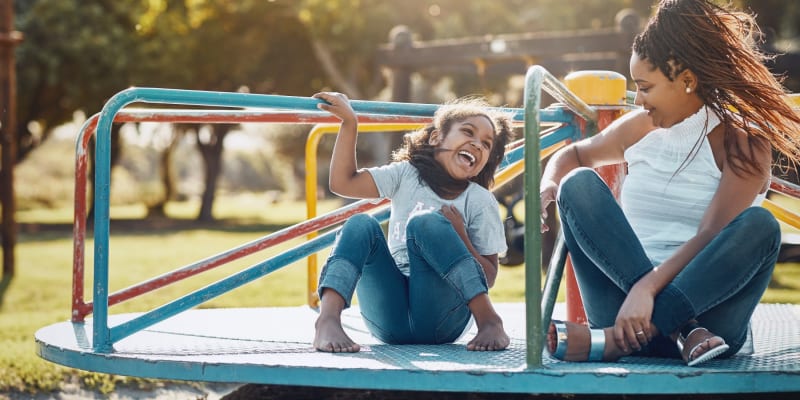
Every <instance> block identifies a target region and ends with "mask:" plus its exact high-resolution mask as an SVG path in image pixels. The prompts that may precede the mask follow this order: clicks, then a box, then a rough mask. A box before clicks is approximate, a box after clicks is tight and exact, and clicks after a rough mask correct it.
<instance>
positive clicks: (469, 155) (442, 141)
mask: <svg viewBox="0 0 800 400" xmlns="http://www.w3.org/2000/svg"><path fill="white" fill-rule="evenodd" d="M494 135H495V133H494V125H493V124H492V123H491V121H489V120H488V119H487V118H486V117H484V116H472V117H468V118H466V119H464V120H463V121H461V122H456V123H454V124H453V125H452V126H451V127H450V131H449V132H447V133H446V134H444V135H442V134H441V133H439V132H438V131H437V132H435V133H434V134H433V135H431V140H430V143H431V144H432V145H434V146H436V147H437V148H438V149H439V150H440V151H439V152H437V153H436V156H435V158H436V160H437V161H438V162H439V163H440V164H441V165H442V167H443V168H444V169H445V170H446V171H447V173H448V174H450V176H451V177H453V178H456V179H464V180H466V179H470V178H472V177H474V176H477V175H478V174H479V173H480V172H481V170H483V167H485V166H486V162H487V160H488V158H489V154H490V153H491V151H492V146H493V145H494Z"/></svg>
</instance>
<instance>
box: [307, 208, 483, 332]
mask: <svg viewBox="0 0 800 400" xmlns="http://www.w3.org/2000/svg"><path fill="white" fill-rule="evenodd" d="M406 243H407V245H408V255H409V276H406V275H404V274H403V273H402V272H400V270H399V269H398V268H397V265H396V263H395V261H394V259H393V258H392V255H391V254H390V252H389V247H388V245H387V244H386V237H385V236H384V234H383V231H382V230H381V226H380V224H379V223H378V221H377V220H376V219H375V218H373V217H372V216H369V215H367V214H357V215H354V216H352V217H350V218H349V219H348V220H347V221H346V222H345V224H344V226H343V227H342V229H341V231H340V232H339V233H338V234H337V238H336V242H335V243H334V246H333V251H332V253H331V255H330V257H329V258H328V260H327V262H326V263H325V266H324V267H323V269H322V273H321V274H320V283H319V293H320V296H322V290H323V289H324V288H331V289H333V290H335V291H336V292H337V293H339V294H340V295H341V296H342V297H343V298H344V300H345V304H346V307H349V306H350V301H351V299H352V297H353V292H354V291H357V295H358V300H359V307H360V309H361V315H362V317H363V318H364V321H365V323H366V326H367V328H368V329H369V330H370V332H371V333H372V335H373V336H375V337H376V338H378V339H379V340H381V341H382V342H384V343H389V344H440V343H451V342H453V341H455V340H456V339H458V338H459V337H460V336H461V334H462V333H463V331H464V329H465V327H466V326H467V323H468V322H469V320H470V317H471V313H470V310H469V308H468V307H467V303H469V301H470V300H471V299H472V298H473V297H475V296H477V295H478V294H481V293H486V292H487V291H488V287H487V285H486V276H485V275H484V272H483V268H481V266H480V264H478V261H477V260H476V259H475V258H474V257H473V256H472V254H470V252H469V250H467V247H466V246H465V245H464V242H463V241H462V240H461V238H460V237H459V236H458V234H457V233H456V231H455V229H454V228H453V225H452V224H451V223H450V221H449V220H448V219H447V218H446V217H445V216H444V215H442V214H441V213H439V212H426V213H421V214H417V215H415V216H414V217H412V218H411V219H409V221H408V223H407V225H406ZM322 301H323V302H324V301H325V299H324V298H322Z"/></svg>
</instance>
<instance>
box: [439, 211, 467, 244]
mask: <svg viewBox="0 0 800 400" xmlns="http://www.w3.org/2000/svg"><path fill="white" fill-rule="evenodd" d="M441 211H442V215H444V216H445V218H447V219H448V220H449V221H450V223H451V224H453V228H454V229H455V230H456V233H458V235H459V236H461V237H462V238H464V237H466V236H467V228H465V227H464V217H462V216H461V213H460V212H458V209H457V208H456V207H455V206H447V205H445V206H442V210H441Z"/></svg>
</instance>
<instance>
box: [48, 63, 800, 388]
mask: <svg viewBox="0 0 800 400" xmlns="http://www.w3.org/2000/svg"><path fill="white" fill-rule="evenodd" d="M600 76H606V77H611V78H613V79H611V80H610V84H611V85H616V83H615V82H611V81H615V80H616V79H617V78H618V77H615V76H611V75H604V73H602V72H591V73H588V74H587V75H586V79H589V80H592V79H595V80H596V79H601V78H599V77H600ZM577 78H580V76H578V77H577ZM578 80H580V79H578ZM526 81H527V82H526V89H525V108H524V110H520V109H512V110H508V111H511V112H514V113H515V116H516V119H518V120H519V121H521V122H523V123H524V131H525V137H524V146H517V147H514V148H512V149H509V150H508V152H507V155H506V162H505V163H504V164H503V166H502V170H501V172H500V173H499V174H500V176H499V177H498V183H499V182H501V181H503V180H505V179H509V178H510V177H512V176H513V175H514V174H516V173H520V172H521V171H523V165H524V166H525V168H524V174H525V187H526V193H528V194H532V195H527V196H526V198H525V210H526V215H538V212H539V201H540V200H539V197H538V195H537V193H538V187H539V174H540V171H539V160H540V157H541V154H540V151H539V149H540V148H545V149H551V148H553V147H556V146H559V145H561V144H563V143H564V142H569V141H573V140H579V139H580V137H582V136H584V135H588V134H593V133H595V132H597V130H598V129H600V128H602V126H604V125H603V124H606V123H608V122H610V121H612V120H613V118H614V117H615V116H616V115H618V114H619V113H620V112H622V111H623V110H624V109H626V108H628V107H629V105H627V104H626V102H625V101H624V100H622V101H620V99H624V98H625V97H626V94H625V92H624V90H623V91H622V93H616V94H614V95H613V96H611V98H612V99H614V100H613V101H614V103H613V104H611V105H608V104H603V105H591V106H590V105H588V104H586V103H585V102H584V101H583V100H581V97H580V93H579V94H577V95H576V93H573V92H572V91H570V90H569V89H568V87H567V86H565V85H564V84H562V83H561V82H559V81H558V80H557V79H556V78H555V77H553V76H552V75H551V74H549V73H548V72H547V71H546V70H544V69H543V68H541V67H537V66H534V67H532V68H530V69H529V70H528V74H527V76H526ZM567 81H568V82H570V80H569V79H567ZM573 83H574V82H573ZM588 87H602V85H589V86H588ZM623 87H624V86H623ZM542 89H544V90H547V91H548V93H550V95H551V96H553V97H554V98H556V99H557V100H558V101H559V102H560V103H558V104H555V105H552V106H549V107H546V108H544V109H542V108H540V101H541V91H542ZM575 90H576V91H578V92H580V89H578V88H576V89H575ZM136 102H143V103H169V104H178V105H192V106H209V107H237V108H243V107H256V108H260V110H251V109H249V108H248V109H244V110H192V111H187V110H173V111H159V110H156V111H153V110H148V111H146V112H144V111H134V112H124V111H123V112H120V111H121V109H122V108H123V107H125V106H127V105H128V104H131V103H136ZM317 103H318V100H315V99H310V98H300V97H288V96H268V95H253V94H242V93H219V92H198V91H182V90H170V89H154V88H133V89H128V90H126V91H123V92H120V93H119V94H117V95H116V96H114V97H113V98H112V99H111V100H109V102H108V103H107V104H106V106H105V107H104V108H103V111H102V112H101V113H100V114H99V115H98V116H96V117H93V118H92V119H90V120H89V121H87V123H86V124H85V125H84V128H83V130H82V133H81V135H80V137H79V140H78V145H77V149H76V196H75V198H76V205H75V218H76V219H75V230H74V233H75V234H74V236H75V254H74V280H75V281H74V286H73V292H74V293H73V302H72V304H73V315H72V320H71V321H67V322H63V323H58V324H54V325H50V326H48V327H44V328H42V329H40V330H39V331H38V332H37V333H36V342H37V349H38V353H39V355H40V356H41V357H43V358H45V359H47V360H50V361H53V362H56V363H59V364H63V365H67V366H70V367H75V368H80V369H86V370H92V371H99V372H108V373H115V374H122V375H134V376H142V377H152V378H165V379H182V380H204V381H217V382H251V383H267V384H292V385H304V386H328V387H348V388H363V389H405V390H439V391H467V392H508V393H595V394H596V393H737V392H763V391H770V392H789V391H800V379H798V375H800V366H798V363H797V358H798V356H800V355H798V353H797V351H796V349H797V348H798V346H800V342H798V341H800V338H799V337H798V336H797V335H796V332H797V329H798V325H800V319H798V318H797V315H798V308H797V306H786V305H764V304H762V305H759V307H758V308H757V310H756V314H755V315H754V326H753V328H754V333H755V338H756V340H755V346H754V348H755V350H754V353H753V354H751V355H742V356H737V357H734V358H732V359H729V360H716V361H712V362H710V363H708V364H707V365H706V366H704V367H703V368H689V367H686V366H685V365H684V364H683V363H681V362H680V361H679V360H666V359H665V360H658V359H637V358H633V357H630V358H627V359H624V360H623V361H622V362H619V363H614V364H606V363H564V362H558V361H555V360H553V359H550V358H549V357H543V356H542V351H541V350H542V348H543V337H544V327H546V326H547V325H548V322H549V320H550V317H551V315H552V314H553V313H554V311H555V312H556V313H557V314H559V315H563V314H565V310H564V309H562V308H561V307H558V306H557V305H556V304H555V299H556V295H557V290H558V287H559V283H560V280H561V276H562V272H563V271H564V265H565V258H566V250H565V248H564V247H563V243H561V244H560V245H559V246H557V247H556V251H555V252H556V255H557V256H556V257H553V258H552V259H551V263H550V267H549V268H548V275H547V279H546V282H545V285H544V290H543V291H542V289H541V288H542V282H541V274H540V270H541V268H540V258H541V243H540V234H539V232H538V226H536V224H527V225H526V237H527V239H528V240H527V246H526V249H525V250H526V254H525V258H526V268H527V269H526V283H525V286H526V296H525V297H526V300H525V303H524V305H523V304H500V305H498V311H499V312H500V313H501V315H502V316H503V318H504V320H505V321H506V323H507V330H508V333H509V335H510V336H511V338H512V343H511V346H510V347H509V349H508V350H506V351H503V352H497V353H490V354H487V353H479V352H468V351H466V350H465V349H464V346H463V343H459V344H455V345H438V346H422V345H419V346H417V345H412V346H390V345H384V344H380V343H377V342H375V341H374V339H371V338H370V336H369V334H368V333H366V330H365V329H364V326H363V323H362V322H361V320H360V317H358V315H357V313H356V311H355V310H350V312H348V313H347V314H346V315H345V325H346V327H347V328H346V329H348V331H349V332H351V333H352V334H353V338H354V339H355V340H357V341H358V342H360V343H362V344H364V345H366V348H365V350H364V351H362V352H360V353H357V354H352V355H341V354H322V353H318V352H315V351H314V350H313V347H312V346H311V336H312V335H313V329H312V326H313V325H312V324H313V320H314V316H315V312H314V311H313V309H312V308H311V307H307V306H300V307H296V308H295V307H291V308H258V309H192V308H194V307H196V306H198V305H201V304H202V303H203V302H205V301H207V300H209V299H211V298H214V297H216V296H218V295H221V294H223V293H225V292H228V291H230V290H233V289H235V288H237V287H240V286H242V285H244V284H246V283H248V282H251V281H253V280H255V279H259V278H262V277H264V276H265V275H268V274H269V273H270V272H273V271H275V270H277V269H280V268H282V267H285V266H287V265H289V264H290V263H293V262H294V261H298V260H301V259H302V258H305V257H307V256H309V255H311V254H313V253H316V252H317V251H319V250H321V249H324V248H326V247H327V246H329V245H330V244H331V243H332V242H333V238H334V235H335V233H336V228H335V227H334V225H336V224H338V223H340V222H342V221H343V220H344V219H346V218H347V217H348V216H350V215H352V214H354V213H357V212H376V216H377V217H378V218H379V219H386V218H387V216H388V215H387V210H385V209H383V208H381V206H382V205H384V204H382V203H381V202H369V201H361V202H356V203H352V204H350V205H348V206H345V207H342V208H340V209H337V210H334V211H333V212H330V213H328V214H325V215H322V216H319V217H314V218H310V219H308V220H307V221H304V222H301V223H299V224H297V225H294V226H292V227H289V228H286V229H283V230H280V231H278V232H275V233H273V234H270V235H267V236H265V237H262V238H260V239H257V240H255V241H252V242H249V243H246V244H244V245H242V246H239V247H237V248H234V249H231V250H229V251H226V252H224V253H221V254H218V255H215V256H212V257H209V258H206V259H203V260H201V261H198V262H196V263H193V264H191V265H188V266H185V267H182V268H179V269H177V270H175V271H172V272H170V273H168V274H164V275H161V276H159V277H156V278H153V279H150V280H148V281H145V282H142V283H140V284H137V285H134V286H131V287H129V288H127V289H123V290H121V291H119V292H116V293H109V292H108V276H109V253H110V247H109V181H110V171H109V146H108V143H109V135H110V132H111V130H110V128H111V124H112V122H115V121H116V122H122V121H126V120H158V121H167V120H170V121H172V120H183V122H232V121H235V122H241V121H242V120H249V121H250V122H253V121H262V122H287V123H298V122H303V123H316V122H333V120H332V119H331V117H330V116H329V115H327V114H325V113H322V112H318V111H316V110H317V109H316V104H317ZM352 105H353V108H354V110H355V111H356V112H357V113H358V115H359V118H360V119H361V121H362V122H364V123H368V122H376V123H388V122H390V121H391V122H393V123H399V122H403V123H412V124H418V123H423V122H425V121H426V118H430V116H431V115H432V114H433V112H434V111H435V110H436V108H437V106H435V105H429V104H395V103H379V102H368V101H353V102H352ZM263 109H269V111H264V110H263ZM544 123H547V124H555V125H556V126H555V127H554V128H551V129H547V130H545V131H541V126H542V124H544ZM95 129H96V136H97V152H96V160H95V161H96V171H97V172H96V179H95V185H96V189H95V221H94V274H93V285H92V286H93V296H92V301H91V302H89V303H87V302H85V301H84V299H83V292H82V291H83V279H84V277H83V267H84V266H83V262H84V259H83V252H84V249H83V247H84V235H85V221H84V220H83V219H84V218H85V209H86V207H85V200H82V199H84V198H85V196H83V194H84V193H85V189H86V187H85V180H86V176H85V173H86V169H85V163H86V152H85V148H86V143H88V137H87V136H91V135H92V133H93V130H95ZM540 143H541V145H540ZM512 147H513V146H512ZM529 150H532V151H529ZM504 174H506V175H504ZM771 189H772V190H775V191H781V192H783V193H788V194H790V195H793V196H797V195H798V194H800V190H798V188H797V187H796V186H793V185H791V184H788V183H782V182H773V185H772V186H771ZM81 202H83V203H84V204H80V203H81ZM771 209H772V208H771ZM779 211H780V212H779V213H777V214H781V215H779V217H781V218H782V219H784V220H785V221H787V222H789V223H791V224H793V225H795V226H800V224H797V222H798V218H797V216H796V215H794V214H793V213H791V212H790V211H788V210H779ZM315 232H318V233H319V235H318V236H316V237H313V238H310V239H309V240H308V241H306V242H304V243H303V244H301V245H299V246H296V247H295V248H292V249H290V250H287V251H285V252H283V253H281V254H278V255H277V256H275V257H272V258H270V259H268V260H264V261H263V262H259V263H257V264H255V265H253V266H251V267H248V268H246V269H244V270H242V271H241V272H238V273H235V274H232V275H231V276H229V277H227V278H224V279H222V280H220V281H218V282H215V283H213V284H210V285H208V286H206V287H204V288H201V289H198V290H196V291H194V292H192V293H189V294H187V295H185V296H183V297H181V298H179V299H176V300H173V301H171V302H169V303H167V304H164V305H163V306H160V307H158V308H156V309H154V310H151V311H148V312H145V313H136V314H121V315H109V313H108V309H109V307H110V306H111V305H114V304H117V303H119V302H121V301H124V300H128V299H131V298H133V297H135V296H136V295H139V294H142V293H145V292H148V291H150V290H154V289H155V288H158V287H161V286H164V285H167V284H169V283H171V282H174V281H177V280H179V279H182V278H183V277H186V276H190V275H194V274H197V273H200V272H202V271H205V270H208V269H210V268H213V267H215V266H218V265H221V264H223V263H225V262H228V261H231V260H233V259H236V258H238V257H241V256H243V255H245V254H252V253H254V252H257V251H259V250H261V249H264V248H266V247H268V246H271V245H273V244H276V243H278V242H283V241H285V240H287V239H289V238H294V237H299V236H303V235H309V234H312V233H315ZM567 270H568V269H567ZM568 290H570V289H568ZM309 299H312V298H311V297H310V296H309ZM568 307H571V306H568ZM89 313H92V314H93V318H92V319H91V321H86V320H85V317H86V316H87V315H88V314H89ZM523 315H524V319H523V318H521V317H522V316H523ZM571 318H576V316H575V315H572V316H571ZM210 321H214V323H210ZM792 332H794V333H795V334H792Z"/></svg>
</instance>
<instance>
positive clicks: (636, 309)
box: [614, 285, 658, 352]
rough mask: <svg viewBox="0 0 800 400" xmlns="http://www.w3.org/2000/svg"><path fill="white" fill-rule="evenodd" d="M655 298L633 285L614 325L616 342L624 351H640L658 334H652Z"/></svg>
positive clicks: (640, 287)
mask: <svg viewBox="0 0 800 400" xmlns="http://www.w3.org/2000/svg"><path fill="white" fill-rule="evenodd" d="M654 297H655V296H653V295H652V294H651V293H649V292H648V291H647V290H644V288H643V286H642V285H633V287H632V288H631V291H630V292H628V296H627V297H626V298H625V301H624V302H622V307H620V309H619V313H617V320H616V321H615V323H614V341H615V342H616V344H617V347H619V348H620V349H622V350H625V351H626V352H627V351H630V350H631V349H632V350H639V349H641V348H642V346H644V345H646V344H647V343H649V342H650V340H651V339H652V338H653V336H655V335H656V334H657V333H658V332H652V324H651V322H650V320H651V318H652V316H653V301H654Z"/></svg>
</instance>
